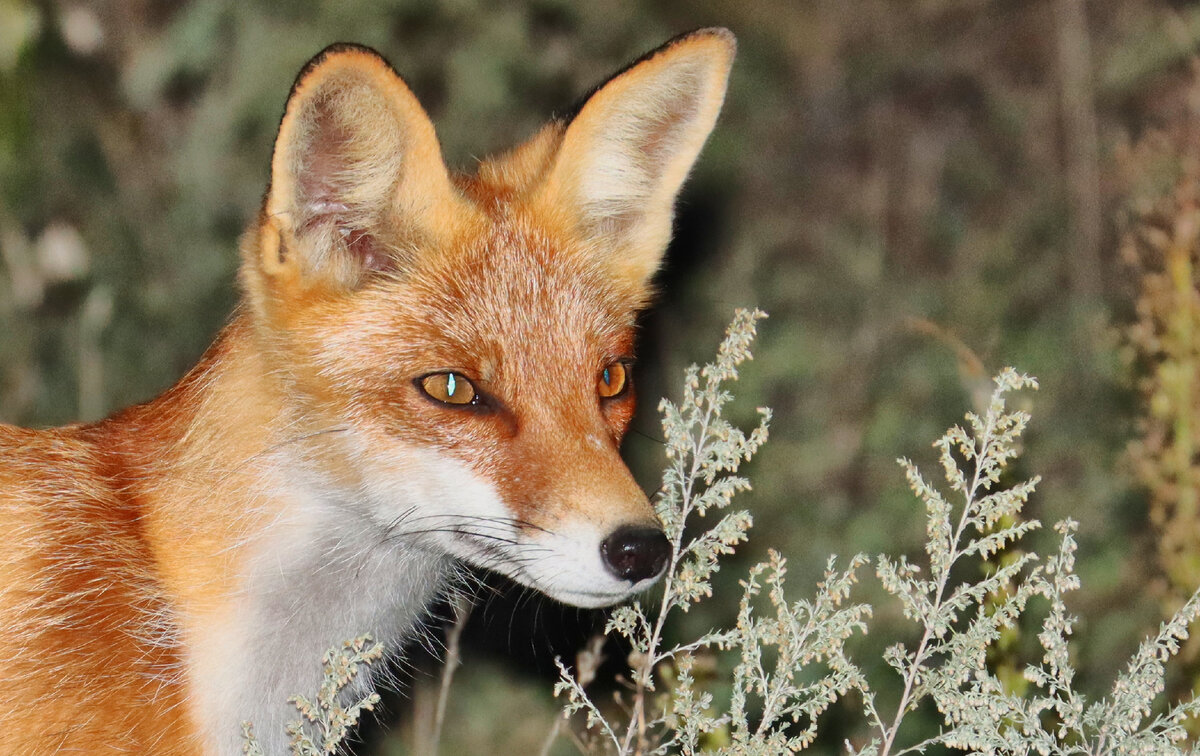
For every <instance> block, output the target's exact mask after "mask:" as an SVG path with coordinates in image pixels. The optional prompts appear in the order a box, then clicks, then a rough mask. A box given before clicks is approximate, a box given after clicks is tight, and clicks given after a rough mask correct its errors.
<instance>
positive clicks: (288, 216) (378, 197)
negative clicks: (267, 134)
mask: <svg viewBox="0 0 1200 756" xmlns="http://www.w3.org/2000/svg"><path fill="white" fill-rule="evenodd" d="M460 202H461V200H460V199H459V197H458V195H457V192H456V190H455V189H454V187H453V186H452V184H451V181H450V177H449V174H448V171H447V170H446V166H445V163H444V162H443V160H442V155H441V149H440V148H439V146H438V141H437V137H436V135H435V134H434V129H433V124H432V123H431V122H430V120H429V117H428V116H427V115H426V113H425V111H424V110H423V109H422V108H421V106H420V104H419V103H418V102H417V99H416V97H415V96H413V94H412V92H411V91H410V90H409V88H408V87H407V86H406V85H405V83H404V82H403V80H401V78H400V77H399V76H398V75H397V74H396V73H395V71H393V70H392V68H391V66H389V65H388V63H387V62H386V61H385V60H384V59H383V58H382V57H380V56H379V54H378V53H376V52H375V51H373V50H371V49H369V48H365V47H359V46H354V45H335V46H333V47H330V48H327V49H326V50H325V51H323V52H321V53H320V54H319V55H317V56H316V57H315V58H313V59H312V60H311V61H310V62H309V63H308V65H306V66H305V67H304V69H303V70H302V71H301V73H300V75H299V77H297V79H296V84H295V85H294V86H293V88H292V93H291V95H290V96H289V98H288V102H287V107H286V109H285V111H284V115H283V120H282V121H281V123H280V126H279V134H278V136H277V137H276V140H275V151H274V153H273V155H272V159H271V184H270V189H269V190H268V192H267V197H266V201H265V203H264V208H263V212H264V219H263V224H262V237H263V238H262V239H260V244H259V247H260V250H259V252H260V265H261V267H262V269H263V271H264V272H265V273H266V274H267V275H273V276H280V275H285V274H291V275H292V276H295V277H300V278H307V279H311V278H317V279H319V280H321V281H329V282H337V283H340V284H343V285H349V286H353V285H355V284H356V283H357V282H358V281H359V280H360V279H361V278H362V276H363V274H364V273H367V272H370V271H373V270H387V269H391V268H393V267H395V266H396V265H398V264H399V263H401V262H402V260H401V258H402V257H403V248H402V246H403V245H398V241H400V240H404V239H410V240H412V242H413V243H414V244H415V243H419V241H436V240H435V239H422V237H436V236H438V235H440V234H442V233H445V232H446V229H447V226H448V224H447V223H445V222H443V219H444V218H445V217H454V216H455V208H456V207H457V206H458V205H459V204H460Z"/></svg>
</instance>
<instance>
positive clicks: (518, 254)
mask: <svg viewBox="0 0 1200 756" xmlns="http://www.w3.org/2000/svg"><path fill="white" fill-rule="evenodd" d="M732 56H733V40H732V36H731V35H730V34H729V33H728V32H726V31H724V30H703V31H700V32H695V33H693V34H691V35H687V36H684V37H680V38H678V39H676V40H674V41H673V42H671V43H669V44H668V45H666V46H664V47H663V48H661V49H660V50H658V51H656V52H655V53H653V54H651V55H650V56H648V57H647V58H645V59H643V60H642V61H641V62H639V63H637V64H635V65H634V66H632V67H631V68H629V69H627V70H626V71H624V72H622V73H621V74H619V75H618V76H617V77H615V78H614V79H613V80H611V81H610V82H609V83H608V84H606V85H604V86H603V87H601V88H600V89H599V90H598V91H597V92H596V94H594V95H593V96H592V97H591V98H590V99H589V100H588V101H587V102H586V103H585V104H584V105H583V107H582V108H581V109H580V111H579V113H578V115H577V116H575V117H574V118H573V119H571V120H570V121H567V122H553V123H551V124H549V125H548V126H546V127H545V128H544V129H543V130H542V131H541V132H539V133H538V134H537V135H535V136H534V137H533V138H532V139H531V140H530V141H529V142H527V143H526V144H525V145H523V146H522V147H520V148H517V149H515V150H513V151H512V152H510V153H508V154H507V155H503V156H500V157H498V158H494V159H490V160H487V161H485V162H483V163H482V164H481V165H480V167H479V169H478V170H477V172H476V173H475V174H474V175H472V176H451V175H450V173H449V172H448V171H447V169H446V167H445V165H444V163H443V161H442V158H441V155H440V151H439V147H438V144H437V139H436V137H435V136H434V132H433V127H432V125H431V124H430V122H429V120H428V118H427V117H426V115H425V113H424V111H423V110H422V109H421V107H420V105H419V104H418V103H417V101H416V99H415V98H414V97H413V96H412V94H411V92H410V91H409V90H408V88H407V87H406V86H405V84H404V82H403V81H402V80H401V79H400V78H399V77H398V76H396V74H395V73H394V72H393V71H392V70H391V69H390V67H388V65H387V64H386V63H385V62H384V61H383V60H382V59H381V58H380V57H378V56H377V55H376V54H375V53H373V52H371V51H369V50H366V49H365V48H358V47H353V46H335V47H333V48H330V49H329V50H327V51H326V52H324V53H322V54H321V55H319V56H318V57H317V58H315V59H314V60H313V62H312V63H310V64H309V65H308V66H307V67H306V68H305V70H304V71H303V72H302V73H301V76H300V77H299V78H298V80H297V84H296V86H295V87H294V89H293V92H292V95H291V97H290V98H289V100H288V105H287V109H286V112H285V115H284V118H283V120H282V123H281V125H280V130H279V136H278V139H277V142H276V146H275V153H274V157H273V160H272V171H271V184H270V188H269V190H268V192H267V195H266V198H265V200H264V203H263V208H262V210H261V212H260V214H259V217H258V219H257V220H256V222H255V223H254V225H253V226H252V228H251V229H250V230H248V232H247V233H246V235H245V237H244V240H243V245H242V256H243V264H242V269H241V282H242V286H243V289H244V292H245V297H244V304H243V306H242V307H241V308H240V310H239V312H238V313H237V314H236V316H235V317H234V319H233V321H232V323H231V324H230V325H229V326H228V327H227V328H226V329H225V331H224V332H223V333H222V334H221V335H220V337H219V338H218V340H217V342H216V343H215V344H214V346H213V347H212V348H211V349H210V350H209V352H208V353H207V354H206V355H205V356H204V358H203V359H202V360H201V362H200V364H199V365H198V366H197V367H195V368H194V369H193V370H192V371H191V372H190V373H189V374H188V375H187V376H185V377H184V378H183V379H182V380H181V381H180V383H179V384H177V385H176V386H175V387H174V388H172V389H170V390H169V391H167V392H166V393H165V394H163V395H162V396H160V397H158V398H157V399H155V400H153V401H151V402H148V403H147V404H144V405H140V406H137V407H133V408H130V409H127V410H125V411H123V412H120V413H118V414H116V415H114V416H112V417H110V418H109V419H107V420H105V421H103V422H100V423H97V424H94V425H86V426H85V425H75V426H69V427H65V428H60V429H53V430H46V431H30V430H23V429H18V428H13V427H9V426H0V527H2V528H3V531H4V532H5V533H6V536H7V538H6V544H5V545H6V549H5V554H4V556H3V557H0V628H2V629H3V631H4V634H3V636H0V753H4V754H45V753H54V752H64V753H69V752H78V753H89V754H91V753H155V754H198V753H239V752H240V750H239V748H238V744H239V735H240V722H241V720H242V719H252V720H255V722H256V725H257V728H256V729H257V732H258V733H259V735H260V737H261V738H263V739H264V745H266V746H267V751H268V753H275V752H281V750H282V748H283V743H284V742H286V741H284V740H282V739H281V738H282V734H281V733H274V732H270V733H268V732H265V731H264V725H270V726H271V727H276V726H277V725H279V724H280V723H281V722H282V721H283V720H284V719H286V718H289V717H288V707H287V705H286V698H287V696H288V695H290V694H293V693H300V692H309V691H311V690H314V689H315V683H316V680H317V677H319V669H318V666H317V660H318V656H317V654H313V655H311V656H309V653H310V652H311V651H312V650H316V651H317V652H318V653H319V650H320V649H323V648H325V647H328V646H331V645H334V644H335V643H337V642H339V641H340V640H343V639H345V638H346V637H350V636H351V635H355V634H359V633H362V632H373V633H375V634H376V635H377V637H381V638H384V639H386V640H388V641H389V642H390V643H392V644H393V645H399V644H400V643H401V642H402V641H403V639H404V638H405V637H407V636H409V635H411V634H412V632H413V631H414V623H416V622H418V621H419V618H420V613H421V611H422V609H423V607H424V605H425V603H426V602H427V601H428V600H429V598H430V597H431V596H432V595H433V594H434V592H435V591H436V590H437V588H438V586H439V585H441V584H442V583H443V581H444V578H445V576H446V570H447V569H448V566H449V564H450V563H451V562H452V560H453V559H461V560H465V561H467V562H470V563H474V564H476V565H478V566H483V567H491V568H494V569H498V570H501V571H502V572H505V573H506V574H509V575H510V576H511V577H514V578H515V579H517V580H518V581H520V582H524V583H526V584H528V585H531V586H533V587H536V588H538V589H540V590H543V591H545V592H547V593H549V594H550V595H552V596H555V597H557V598H560V599H561V600H564V601H569V602H572V603H577V604H580V605H599V604H603V603H610V602H612V601H615V600H619V599H620V598H622V597H623V596H624V595H628V593H630V592H631V591H633V590H637V589H640V588H641V587H644V585H646V584H648V582H649V581H651V580H653V579H654V574H652V573H653V569H651V568H649V567H645V566H644V565H643V568H641V569H639V570H637V571H635V572H631V573H629V575H625V574H624V573H619V570H617V568H616V567H614V566H613V562H612V558H611V557H610V556H608V555H606V554H605V553H603V548H605V547H604V546H603V545H601V546H597V544H603V543H607V542H606V541H605V540H604V539H606V538H609V537H610V536H611V534H614V533H619V532H621V529H622V528H625V529H628V528H633V527H636V528H641V529H642V530H643V531H645V532H652V531H653V528H655V527H656V526H655V524H654V519H653V512H652V509H651V507H650V505H649V502H648V501H647V500H646V497H645V495H644V494H643V493H642V492H641V491H640V490H639V489H638V487H637V486H636V484H635V483H634V481H633V479H632V477H631V476H630V475H629V472H628V470H627V469H626V468H625V466H624V464H623V462H622V461H621V459H620V457H619V455H618V446H619V444H620V440H621V437H622V436H623V434H624V433H625V430H626V428H627V426H628V424H629V421H630V416H631V413H632V409H633V394H632V391H631V390H630V391H625V392H623V393H621V394H619V395H618V396H616V397H613V398H604V399H602V398H600V397H598V395H597V390H596V386H597V379H598V376H600V375H601V374H602V372H603V371H604V370H605V368H606V367H607V366H610V365H612V364H613V363H614V362H617V361H627V360H630V359H631V358H632V353H633V327H634V319H635V317H636V314H637V312H638V311H639V310H640V309H641V308H643V307H644V306H645V305H646V303H647V301H648V298H649V294H650V278H651V276H652V275H653V272H654V270H655V269H656V267H657V265H658V263H659V260H660V258H661V255H662V253H663V249H664V248H665V245H666V242H667V235H668V234H669V230H670V224H671V212H672V208H671V206H672V204H673V202H674V198H675V196H676V194H677V193H678V191H679V188H680V186H681V184H682V182H683V180H684V177H685V175H686V173H687V171H688V169H689V168H690V166H691V165H692V163H693V161H694V160H695V158H696V156H697V154H698V153H699V150H700V147H701V146H702V144H703V142H704V140H705V138H706V137H707V135H708V133H709V131H710V130H711V128H712V126H713V122H714V120H715V118H716V114H717V111H718V109H719V107H720V104H721V100H722V98H723V95H724V87H725V81H726V78H727V75H728V70H729V66H730V64H731V62H732ZM451 371H452V372H453V373H454V375H455V376H456V380H457V381H458V382H459V383H460V384H461V383H462V382H469V383H470V385H471V386H472V387H473V388H474V389H475V390H477V392H478V395H479V396H481V397H485V398H486V401H482V400H481V403H479V404H477V405H471V406H469V407H454V406H450V405H447V404H439V402H438V401H437V400H434V399H432V398H430V397H429V396H426V395H425V394H424V393H423V392H422V390H421V388H420V378H421V377H422V376H423V375H427V374H430V373H437V372H451ZM622 543H623V542H622ZM631 548H632V547H631ZM606 560H607V561H606ZM597 586H599V587H597ZM364 625H365V626H364ZM280 655H283V657H284V658H283V659H282V660H281V658H280ZM294 657H295V658H294ZM310 668H311V672H310V671H309V669H310ZM310 683H311V684H310ZM301 685H303V686H307V687H303V688H301V687H296V689H292V686H301ZM266 699H270V700H266ZM293 714H294V712H293Z"/></svg>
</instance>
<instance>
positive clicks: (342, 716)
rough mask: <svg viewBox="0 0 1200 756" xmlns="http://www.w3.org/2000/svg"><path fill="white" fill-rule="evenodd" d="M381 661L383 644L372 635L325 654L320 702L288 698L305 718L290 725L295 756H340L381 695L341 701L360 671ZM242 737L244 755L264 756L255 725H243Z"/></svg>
mask: <svg viewBox="0 0 1200 756" xmlns="http://www.w3.org/2000/svg"><path fill="white" fill-rule="evenodd" d="M381 658H383V644H381V643H374V642H373V639H372V638H371V636H370V635H361V636H359V637H357V638H355V639H353V640H348V641H344V642H343V643H342V645H341V647H340V648H338V647H334V648H331V649H329V650H328V651H326V652H325V654H324V655H323V656H322V657H321V664H322V668H323V671H324V674H323V678H322V680H321V687H320V689H319V690H318V691H317V696H316V699H315V700H313V699H310V698H308V697H306V696H303V695H295V696H292V697H291V698H289V699H288V702H289V703H291V704H293V705H294V706H295V707H296V709H297V711H299V712H300V716H301V719H298V720H294V721H292V722H289V723H288V725H287V734H288V735H289V736H290V737H291V741H290V747H291V753H292V756H329V754H334V753H337V751H338V748H339V747H340V745H341V743H342V741H344V740H345V738H346V736H347V735H348V734H349V732H350V728H352V727H354V725H356V724H357V723H358V720H359V717H361V716H362V713H363V711H372V710H374V708H375V705H376V704H378V703H379V694H378V693H375V692H370V693H368V694H367V695H365V696H364V697H362V698H360V699H358V700H356V701H352V702H351V703H349V704H343V703H342V702H341V701H340V699H341V698H342V697H343V693H344V692H345V691H346V690H347V688H349V686H350V685H351V684H352V683H354V681H355V678H356V677H357V676H358V673H359V668H360V667H361V666H364V665H369V664H373V663H374V662H377V661H379V660H380V659H381ZM242 738H243V744H242V753H243V754H246V755H247V756H264V754H263V750H262V748H261V747H260V746H259V744H258V742H257V741H256V740H255V738H254V731H253V727H252V725H251V723H249V722H243V723H242Z"/></svg>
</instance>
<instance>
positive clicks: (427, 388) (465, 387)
mask: <svg viewBox="0 0 1200 756" xmlns="http://www.w3.org/2000/svg"><path fill="white" fill-rule="evenodd" d="M420 385H421V390H422V391H424V392H425V393H426V394H427V395H428V396H430V397H432V398H434V399H437V400H438V401H439V402H444V403H446V404H455V405H463V404H473V403H474V402H475V400H476V397H477V394H476V393H475V386H473V385H472V384H471V382H470V381H469V380H467V379H466V378H464V377H463V376H462V374H461V373H431V374H430V375H427V376H425V377H424V378H422V379H421V381H420Z"/></svg>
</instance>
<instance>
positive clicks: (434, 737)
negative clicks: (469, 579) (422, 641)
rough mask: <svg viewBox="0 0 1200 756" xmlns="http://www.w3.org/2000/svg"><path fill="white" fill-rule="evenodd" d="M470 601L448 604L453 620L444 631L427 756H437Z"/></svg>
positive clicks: (458, 598)
mask: <svg viewBox="0 0 1200 756" xmlns="http://www.w3.org/2000/svg"><path fill="white" fill-rule="evenodd" d="M472 606H473V605H472V603H471V599H470V598H469V597H468V596H466V595H464V594H461V593H460V594H458V595H456V596H455V597H454V598H453V599H452V600H451V602H450V607H451V610H452V611H453V612H454V619H453V621H452V622H451V624H450V626H449V627H448V628H447V629H446V662H445V664H443V665H442V682H441V686H440V687H439V688H438V700H437V708H436V709H435V710H434V716H433V733H432V734H431V735H430V738H429V754H430V756H437V753H438V749H439V747H440V743H441V739H442V724H443V723H444V722H445V720H446V707H447V705H449V703H450V684H451V683H452V682H453V681H454V672H455V671H456V670H457V669H458V666H459V664H461V663H462V653H461V642H462V633H463V628H465V627H466V626H467V618H468V617H470V616H471V608H472Z"/></svg>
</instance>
